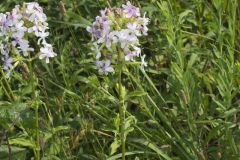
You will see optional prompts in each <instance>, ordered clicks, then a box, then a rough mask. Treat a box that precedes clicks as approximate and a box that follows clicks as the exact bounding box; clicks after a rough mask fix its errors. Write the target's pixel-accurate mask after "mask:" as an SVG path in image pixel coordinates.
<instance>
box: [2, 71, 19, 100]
mask: <svg viewBox="0 0 240 160" xmlns="http://www.w3.org/2000/svg"><path fill="white" fill-rule="evenodd" d="M1 75H2V78H3V80H4V82H5V84H6V85H7V86H6V87H7V88H5V86H4V84H3V83H1V84H2V87H3V90H4V92H5V93H6V95H7V96H8V98H9V99H10V100H11V101H12V102H14V101H16V99H15V96H14V94H13V91H12V89H11V87H10V85H9V83H8V80H7V78H6V75H5V73H4V72H3V70H2V69H1ZM8 92H9V93H8Z"/></svg>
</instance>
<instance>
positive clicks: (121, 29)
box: [87, 1, 149, 160]
mask: <svg viewBox="0 0 240 160" xmlns="http://www.w3.org/2000/svg"><path fill="white" fill-rule="evenodd" d="M100 13H101V15H100V16H97V17H96V19H95V22H93V24H92V26H88V27H87V31H88V32H90V33H91V34H92V39H93V46H94V47H93V50H94V52H95V53H96V66H97V68H98V70H99V73H101V74H105V75H107V74H109V73H113V74H114V73H115V72H116V75H117V76H118V82H117V88H118V95H119V97H118V100H119V114H120V123H121V124H120V132H121V133H120V139H121V146H122V159H123V160H124V159H125V141H126V134H125V129H126V127H125V112H126V106H125V96H126V95H125V87H124V86H123V84H122V74H123V71H124V69H125V67H126V64H127V63H128V64H131V62H133V63H134V62H135V63H137V64H141V67H146V66H147V63H146V62H145V60H144V59H145V55H142V53H141V49H140V42H139V38H140V37H142V36H146V35H147V32H148V27H147V25H148V23H149V19H148V18H146V14H144V16H143V17H142V16H141V14H140V8H138V7H135V6H133V5H132V4H131V3H130V2H129V1H128V2H127V4H126V5H122V7H121V8H116V7H114V8H105V9H103V10H101V11H100ZM138 59H140V60H141V62H139V63H138V62H137V61H138Z"/></svg>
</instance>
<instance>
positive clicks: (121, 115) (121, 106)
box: [118, 64, 125, 160]
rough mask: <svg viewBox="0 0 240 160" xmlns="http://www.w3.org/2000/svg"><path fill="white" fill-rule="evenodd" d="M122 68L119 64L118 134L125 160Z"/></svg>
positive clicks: (123, 159)
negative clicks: (119, 134) (119, 133)
mask: <svg viewBox="0 0 240 160" xmlns="http://www.w3.org/2000/svg"><path fill="white" fill-rule="evenodd" d="M122 68H123V64H119V71H118V89H119V113H120V132H121V146H122V160H125V106H124V97H123V90H122V89H123V86H122Z"/></svg>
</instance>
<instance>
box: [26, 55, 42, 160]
mask: <svg viewBox="0 0 240 160" xmlns="http://www.w3.org/2000/svg"><path fill="white" fill-rule="evenodd" d="M29 59H30V56H29ZM28 63H29V67H30V74H31V75H30V77H31V85H32V93H33V94H32V98H33V100H34V103H33V104H34V105H33V106H34V108H35V118H36V122H35V125H36V154H35V156H36V157H35V159H36V160H40V136H39V123H38V119H39V118H38V117H39V116H38V102H37V100H36V98H37V96H36V91H35V89H36V86H35V83H34V80H35V78H34V73H33V67H32V63H31V61H30V60H29V61H28Z"/></svg>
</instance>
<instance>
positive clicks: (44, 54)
mask: <svg viewBox="0 0 240 160" xmlns="http://www.w3.org/2000/svg"><path fill="white" fill-rule="evenodd" d="M40 52H41V54H40V56H39V59H45V60H46V63H49V58H52V57H55V56H56V55H57V54H56V53H54V52H53V47H52V45H51V44H47V43H46V44H44V46H43V47H41V48H40Z"/></svg>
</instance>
